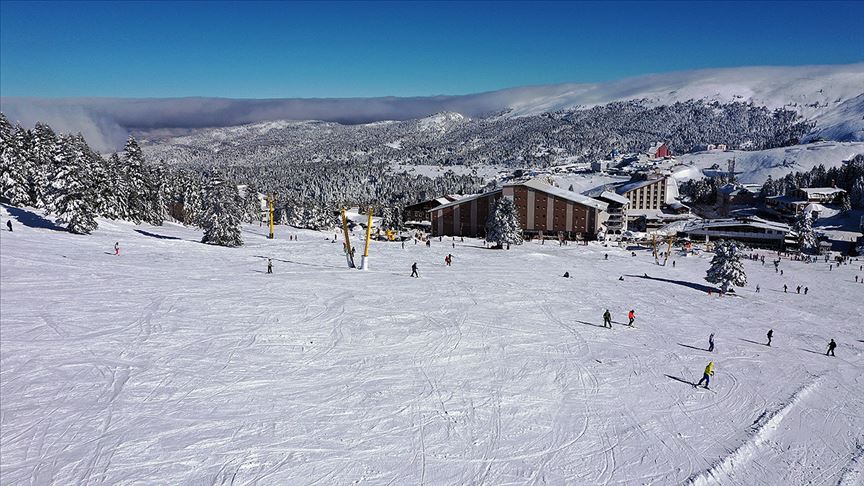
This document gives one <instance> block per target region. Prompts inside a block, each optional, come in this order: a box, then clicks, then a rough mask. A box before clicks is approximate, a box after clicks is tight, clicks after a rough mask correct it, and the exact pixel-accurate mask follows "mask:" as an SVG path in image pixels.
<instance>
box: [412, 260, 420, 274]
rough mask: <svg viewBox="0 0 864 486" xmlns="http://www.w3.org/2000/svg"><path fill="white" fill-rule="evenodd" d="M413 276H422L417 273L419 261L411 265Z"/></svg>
mask: <svg viewBox="0 0 864 486" xmlns="http://www.w3.org/2000/svg"><path fill="white" fill-rule="evenodd" d="M411 276H412V277H415V278H420V274H419V273H417V262H414V264H413V265H411Z"/></svg>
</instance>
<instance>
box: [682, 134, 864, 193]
mask: <svg viewBox="0 0 864 486" xmlns="http://www.w3.org/2000/svg"><path fill="white" fill-rule="evenodd" d="M858 154H864V142H816V143H810V144H805V145H792V146H789V147H778V148H773V149H767V150H753V151H743V150H729V151H716V152H696V153H692V154H683V155H676V156H675V161H676V162H677V163H679V164H685V165H690V164H691V163H692V167H689V168H684V169H683V170H679V171H678V172H676V174H675V178H676V179H679V180H686V179H699V178H701V177H704V174H703V172H702V169H708V168H710V167H712V166H713V165H714V164H717V165H719V166H720V169H719V170H720V171H724V172H725V171H726V170H727V164H726V163H727V161H728V160H730V159H732V158H733V157H734V158H735V171H736V172H738V173H740V175H739V176H738V180H739V181H741V182H744V183H754V184H762V183H764V182H765V181H766V180H767V179H768V176H771V177H772V178H774V179H782V178H783V177H785V176H786V174H788V173H790V172H796V171H797V172H807V171H809V170H810V169H812V168H814V167H817V166H818V165H819V164H822V165H824V166H825V168H826V169H827V168H831V167H839V166H840V165H841V164H842V163H843V161H845V160H850V159H852V158H853V157H855V156H856V155H858ZM678 169H680V167H678V168H676V170H678Z"/></svg>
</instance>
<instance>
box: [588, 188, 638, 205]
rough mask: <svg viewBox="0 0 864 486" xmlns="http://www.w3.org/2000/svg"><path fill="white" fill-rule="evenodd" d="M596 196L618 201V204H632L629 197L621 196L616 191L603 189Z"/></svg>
mask: <svg viewBox="0 0 864 486" xmlns="http://www.w3.org/2000/svg"><path fill="white" fill-rule="evenodd" d="M594 197H596V198H598V199H606V200H607V201H612V202H616V203H618V204H625V205H626V204H630V200H629V199H627V198H626V197H624V196H621V195H619V194H617V193H614V192H612V191H603V192H601V193H600V194H598V195H596V196H594Z"/></svg>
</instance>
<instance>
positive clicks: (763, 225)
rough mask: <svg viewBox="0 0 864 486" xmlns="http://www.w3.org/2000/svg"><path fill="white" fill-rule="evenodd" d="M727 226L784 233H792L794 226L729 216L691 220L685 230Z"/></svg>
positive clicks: (755, 217) (754, 218)
mask: <svg viewBox="0 0 864 486" xmlns="http://www.w3.org/2000/svg"><path fill="white" fill-rule="evenodd" d="M727 226H750V227H752V228H759V229H770V230H774V231H782V232H784V233H792V228H791V227H790V226H789V225H788V224H783V223H778V222H776V221H768V220H767V219H762V218H759V217H757V216H751V217H747V218H727V219H701V220H697V221H691V222H689V223H688V224H687V225H686V227H685V228H684V231H685V232H687V231H694V230H705V229H712V228H725V227H727Z"/></svg>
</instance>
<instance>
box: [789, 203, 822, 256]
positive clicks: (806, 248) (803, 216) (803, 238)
mask: <svg viewBox="0 0 864 486" xmlns="http://www.w3.org/2000/svg"><path fill="white" fill-rule="evenodd" d="M792 230H793V231H795V232H796V233H798V247H799V248H800V249H801V251H803V252H805V253H812V252H813V251H815V250H816V247H817V246H818V243H817V241H816V233H815V232H814V231H813V218H812V217H811V215H810V212H809V211H801V212H800V213H799V214H798V215H797V216H796V217H795V223H794V224H793V225H792Z"/></svg>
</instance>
